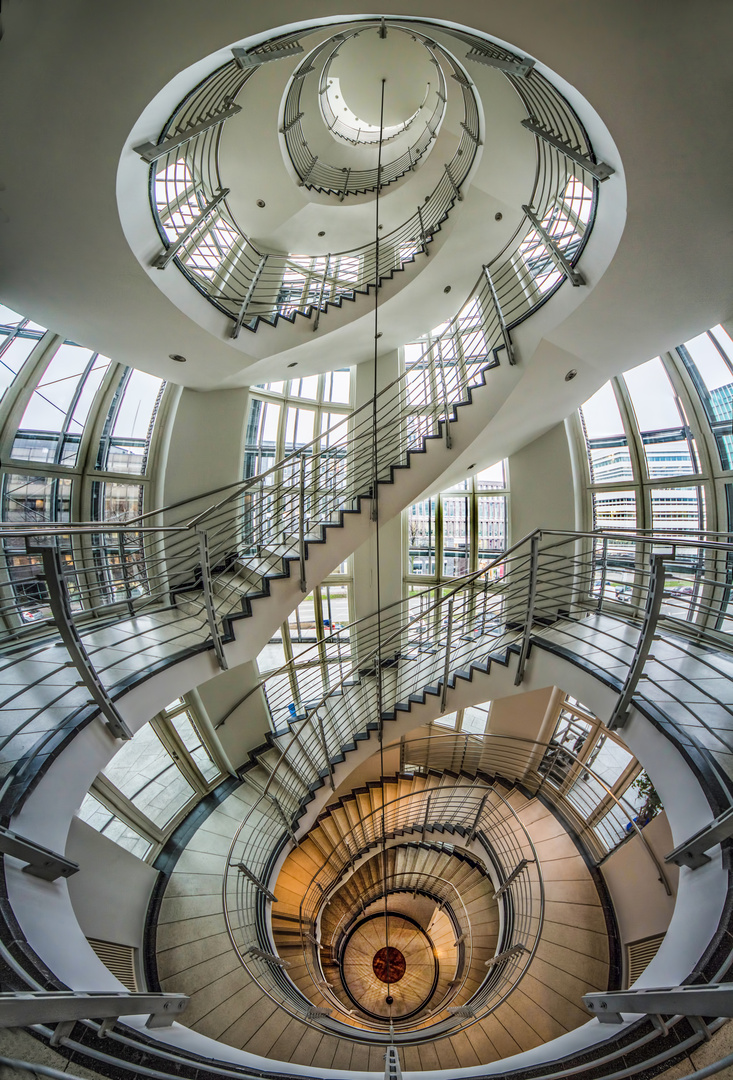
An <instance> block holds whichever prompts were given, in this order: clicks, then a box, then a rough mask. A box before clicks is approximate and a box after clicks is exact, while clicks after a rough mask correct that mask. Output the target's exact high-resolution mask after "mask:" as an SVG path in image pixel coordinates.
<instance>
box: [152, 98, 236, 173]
mask: <svg viewBox="0 0 733 1080" xmlns="http://www.w3.org/2000/svg"><path fill="white" fill-rule="evenodd" d="M241 111H242V106H241V105H229V106H228V107H226V108H224V109H222V111H221V112H218V113H213V114H212V115H211V116H207V118H206V119H205V120H200V121H199V122H198V123H197V124H193V125H192V126H191V127H190V128H186V129H185V130H184V131H180V132H178V134H177V135H173V136H172V137H171V138H169V139H165V140H164V141H163V142H159V143H153V142H145V143H141V144H140V146H135V147H133V150H134V152H135V153H136V154H139V155H140V157H141V158H142V159H143V161H145V162H147V164H148V165H150V164H152V162H154V161H157V160H158V158H162V157H164V156H165V155H166V154H169V153H170V152H171V150H177V149H178V147H179V146H183V144H184V143H187V142H189V141H190V140H191V139H193V138H194V136H196V135H201V134H202V132H204V131H208V130H209V128H212V127H215V126H216V125H217V124H221V123H223V122H224V120H228V119H229V117H230V116H236V115H237V113H240V112H241Z"/></svg>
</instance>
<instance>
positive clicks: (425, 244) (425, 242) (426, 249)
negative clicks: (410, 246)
mask: <svg viewBox="0 0 733 1080" xmlns="http://www.w3.org/2000/svg"><path fill="white" fill-rule="evenodd" d="M417 218H418V221H419V222H420V239H421V240H422V246H423V251H424V252H425V254H426V255H430V248H429V247H428V238H427V234H426V232H425V224H424V222H423V219H422V207H421V206H418V208H417Z"/></svg>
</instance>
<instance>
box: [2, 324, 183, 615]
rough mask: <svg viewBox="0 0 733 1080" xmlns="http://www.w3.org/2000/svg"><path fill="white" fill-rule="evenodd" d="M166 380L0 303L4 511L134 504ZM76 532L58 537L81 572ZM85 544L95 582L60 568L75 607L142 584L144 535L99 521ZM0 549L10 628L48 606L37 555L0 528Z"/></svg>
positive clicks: (75, 511) (124, 594)
mask: <svg viewBox="0 0 733 1080" xmlns="http://www.w3.org/2000/svg"><path fill="white" fill-rule="evenodd" d="M17 376H22V377H17ZM164 387H165V384H164V383H163V381H162V380H161V379H158V378H156V377H155V376H152V375H148V374H146V373H145V372H142V371H137V370H134V369H132V368H128V367H123V366H121V365H119V364H116V363H114V362H113V361H111V360H109V359H108V358H107V357H104V356H101V355H100V354H99V353H95V352H93V351H92V350H90V349H87V348H84V347H83V346H81V345H77V344H75V343H74V342H70V341H61V340H60V339H59V338H58V337H57V336H54V335H53V334H51V333H49V332H48V331H45V330H44V328H43V327H40V326H38V325H37V324H35V323H33V322H31V321H30V320H29V319H27V318H25V317H23V316H22V315H19V314H17V313H16V312H13V311H11V310H10V309H8V308H6V307H2V306H0V395H2V394H4V397H3V410H4V412H5V415H7V416H20V421H19V423H17V426H11V425H9V424H7V423H6V425H5V428H4V429H3V432H2V441H1V443H0V462H1V464H0V500H1V501H2V513H3V518H4V520H5V521H7V522H20V523H24V524H27V523H31V522H34V521H35V522H64V521H90V520H92V521H100V522H104V523H106V524H113V523H115V522H122V521H127V520H129V519H131V518H134V517H136V516H137V515H139V514H140V513H142V512H143V506H144V502H145V492H146V491H147V489H148V485H149V479H148V476H147V472H148V459H149V457H150V453H151V449H152V447H153V437H154V431H155V425H156V418H157V417H158V414H159V410H160V404H161V400H162V396H163V391H164ZM82 543H83V541H82V539H81V538H80V537H78V536H77V537H74V538H71V537H69V536H63V535H62V536H61V537H60V540H59V544H60V547H61V552H62V558H63V561H64V563H65V565H66V567H67V568H68V569H73V568H74V566H75V565H76V566H82V565H83V566H84V567H85V572H86V574H87V575H89V573H90V570H89V565H90V563H89V558H88V553H82V550H81V546H80V545H81V544H82ZM91 545H92V560H93V564H94V565H95V566H98V567H99V586H100V587H97V586H96V585H95V584H91V587H85V588H84V589H77V583H76V582H75V579H74V577H73V576H72V577H70V578H68V579H67V580H68V582H69V589H70V592H71V594H72V603H73V604H75V605H78V607H79V609H81V608H82V607H86V606H97V605H100V604H106V603H110V602H115V601H116V600H118V599H125V598H129V597H130V595H139V593H140V590H142V589H144V567H143V561H142V541H141V540H139V539H136V538H135V537H134V536H127V537H126V538H124V540H123V541H122V542H121V541H120V537H119V535H118V534H114V535H112V534H107V533H99V534H95V535H94V536H93V537H92V540H91ZM122 548H124V550H122ZM3 555H4V559H5V569H6V577H5V583H7V585H8V586H9V593H10V596H9V597H8V602H7V603H6V604H4V606H3V611H2V615H3V618H4V620H5V622H6V624H7V626H8V628H9V629H12V628H13V627H16V626H18V624H21V625H22V624H23V623H28V622H35V621H37V620H40V619H45V618H48V617H49V615H50V612H49V609H48V604H47V596H46V592H45V585H44V583H43V575H42V572H41V565H40V557H39V556H37V555H33V554H28V553H27V552H26V550H25V544H24V541H23V539H22V538H21V539H18V540H15V539H6V540H5V542H4V550H3ZM87 584H89V583H87ZM82 594H83V597H84V599H83V601H82V599H81V597H82ZM6 595H7V594H6Z"/></svg>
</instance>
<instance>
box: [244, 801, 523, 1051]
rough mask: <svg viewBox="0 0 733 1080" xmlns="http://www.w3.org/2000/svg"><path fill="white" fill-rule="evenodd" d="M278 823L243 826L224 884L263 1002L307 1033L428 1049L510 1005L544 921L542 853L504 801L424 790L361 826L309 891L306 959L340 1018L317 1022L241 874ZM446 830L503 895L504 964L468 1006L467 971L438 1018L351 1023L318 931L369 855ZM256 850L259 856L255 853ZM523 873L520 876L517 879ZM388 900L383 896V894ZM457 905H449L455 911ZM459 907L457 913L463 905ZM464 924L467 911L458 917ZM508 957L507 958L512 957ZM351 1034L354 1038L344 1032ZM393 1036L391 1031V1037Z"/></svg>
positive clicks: (255, 892)
mask: <svg viewBox="0 0 733 1080" xmlns="http://www.w3.org/2000/svg"><path fill="white" fill-rule="evenodd" d="M272 821H273V823H276V827H275V830H274V833H273V831H272V829H271V828H269V827H268V824H267V823H265V822H264V821H262V820H260V822H259V825H258V828H257V835H256V837H255V835H254V834H253V833H252V832H251V831H250V829H249V827H248V825H249V824H251V822H250V821H249V820H248V819H245V822H243V823H242V827H241V829H240V830H238V832H237V833H236V835H235V837H234V839H233V841H232V845H231V848H230V851H229V856H228V860H227V862H228V865H229V869H228V871H227V875H226V879H225V883H224V891H223V896H224V904H225V909H224V911H225V917H226V921H227V927H228V929H229V934H230V938H231V941H232V944H233V946H234V948H235V949H236V951H237V953H238V955H239V958H240V960H241V961H242V963H243V964H244V965H245V967H246V968H247V970H248V971H249V972H250V974H251V975H252V976H253V977H254V978H255V979H256V981H257V982H258V983H259V985H260V987H261V988H262V989H263V990H264V992H265V993H266V994H267V995H268V997H270V998H271V999H272V1000H273V1001H275V1002H276V1003H277V1004H278V1005H279V1006H280V1007H281V1008H284V1009H286V1011H288V1012H290V1013H291V1015H293V1016H295V1017H297V1018H299V1019H301V1020H303V1021H304V1022H306V1023H310V1024H314V1025H315V1026H318V1027H322V1028H323V1029H324V1030H328V1031H331V1032H336V1033H338V1032H340V1033H341V1034H342V1035H348V1037H350V1038H352V1039H354V1040H356V1041H367V1042H374V1041H385V1042H389V1041H390V1040H391V1039H392V1038H393V1037H394V1039H395V1040H396V1041H405V1042H410V1043H414V1042H424V1041H429V1040H432V1039H434V1038H436V1037H437V1036H438V1035H439V1034H444V1033H446V1032H451V1033H456V1032H457V1031H459V1030H461V1029H462V1028H463V1027H465V1026H466V1025H467V1023H475V1022H476V1020H477V1019H480V1018H481V1017H483V1016H486V1015H488V1014H489V1013H490V1012H493V1011H494V1010H495V1009H497V1008H498V1007H499V1005H500V1004H501V1003H502V1002H503V1001H505V1000H506V998H507V997H508V996H509V994H510V993H511V992H512V990H513V989H514V988H515V987H516V986H517V985H518V983H519V982H520V981H521V979H522V977H523V975H524V974H525V972H526V971H527V968H528V967H529V965H530V963H531V961H532V957H533V956H534V953H535V950H536V948H537V945H538V943H539V938H540V934H541V931H542V921H543V912H544V890H543V884H542V874H541V871H540V865H539V860H538V859H537V853H536V851H535V849H534V846H533V844H532V841H531V838H530V836H529V834H528V833H527V830H526V829H525V828H524V826H523V825H522V823H521V821H520V819H519V817H518V816H517V814H516V813H515V811H514V810H513V809H512V807H511V806H510V804H509V803H508V802H507V800H506V799H505V798H504V796H503V795H502V794H501V793H500V792H499V791H498V790H496V789H495V788H493V787H491V786H489V785H483V784H480V783H479V784H472V785H470V786H468V785H466V784H460V783H458V784H456V785H455V786H453V787H448V788H441V789H437V788H436V789H430V788H428V789H426V790H424V791H420V792H416V793H413V794H410V795H404V796H402V797H401V798H398V799H394V800H391V801H389V802H387V803H385V804H384V805H383V806H381V807H380V808H379V809H378V810H375V811H373V812H372V813H371V814H368V815H365V816H363V817H362V818H361V820H360V822H359V824H358V826H356V827H355V828H354V830H352V832H351V833H350V834H349V835H347V836H345V837H344V838H343V839H342V840H341V841H340V842H339V843H338V844H337V845H334V847H333V850H332V851H331V852H330V853H329V855H328V858H327V859H325V860H324V862H323V864H322V865H321V866H320V867H319V869H318V870H317V871H316V872H315V873H314V874H313V877H312V878H311V880H310V882H309V883H308V884H307V885H306V886H305V889H304V893H303V899H302V901H301V905H300V934H301V943H302V947H303V953H304V956H305V959H306V964H307V967H308V974H309V975H310V978H311V982H312V993H313V994H314V995H321V996H323V997H325V998H326V999H327V1001H328V1003H329V1005H330V1006H331V1007H332V1008H333V1010H334V1012H335V1013H336V1016H335V1017H334V1018H330V1017H328V1018H323V1019H319V1020H314V1019H313V1018H311V1016H310V1012H311V1010H312V1004H311V1001H310V1000H309V999H308V997H306V996H304V995H303V993H302V992H301V991H299V990H298V989H297V988H296V987H295V986H294V985H293V984H292V983H291V982H290V980H289V979H288V978H287V973H286V972H283V970H282V968H281V967H280V966H279V965H277V964H273V963H272V962H271V960H269V959H267V957H268V956H271V955H272V953H273V952H274V946H273V944H272V942H271V940H269V935H268V929H267V919H266V918H263V911H262V898H263V896H264V894H263V892H262V891H261V889H258V888H257V886H256V885H255V884H254V883H253V881H252V876H251V875H244V874H243V873H242V871H241V869H239V868H240V867H242V866H245V865H246V866H247V867H251V866H252V865H253V864H254V863H255V862H258V861H259V859H258V855H259V853H260V852H262V851H263V850H264V848H265V847H266V846H267V845H268V844H273V842H274V844H275V846H277V843H278V841H279V840H280V838H281V833H282V823H281V821H279V820H278V817H277V815H275V814H274V813H273V814H272ZM446 828H448V829H449V830H450V831H451V832H452V833H458V834H460V835H461V836H463V837H464V838H465V842H467V843H468V844H469V845H470V844H472V843H474V842H475V843H476V844H477V846H478V847H481V848H482V849H483V850H484V857H485V858H486V859H487V860H488V861H489V862H490V863H491V865H492V866H493V867H494V870H495V872H496V874H497V877H498V881H497V887H498V886H499V885H505V892H504V893H503V894H502V899H501V904H502V907H503V909H504V917H503V934H502V937H501V940H500V944H499V947H498V948H497V950H496V954H497V957H502V958H503V959H500V960H498V961H497V963H496V964H494V965H492V966H491V968H490V969H489V971H488V973H486V974H485V978H484V979H483V980H482V982H481V985H480V986H479V987H478V989H477V990H476V991H475V992H474V993H473V994H472V995H471V996H470V997H468V998H466V996H465V995H463V994H461V991H462V990H463V987H464V985H465V980H466V976H467V974H468V970H469V968H468V967H465V968H464V971H463V975H462V977H461V978H460V979H458V980H457V981H456V983H455V985H454V986H453V987H452V988H451V989H450V992H449V993H448V994H447V995H446V997H445V999H444V1000H443V1001H442V1002H440V1003H437V1002H433V1001H431V1002H430V1005H431V1012H430V1015H429V1016H427V1015H425V1013H424V1012H423V1013H422V1014H418V1016H417V1017H415V1018H414V1019H405V1020H401V1019H399V1018H395V1019H394V1020H393V1021H392V1022H391V1026H390V1025H387V1026H385V1024H384V1023H382V1024H379V1023H370V1022H369V1021H368V1020H367V1019H366V1018H365V1017H363V1016H357V1017H356V1018H353V1019H352V1017H351V1016H350V1015H349V1012H348V1009H347V1007H346V1006H345V1005H344V1003H343V1002H342V1001H341V1000H340V999H339V998H338V997H337V996H336V995H335V994H332V993H330V991H329V990H328V987H327V985H326V986H324V983H326V978H325V973H324V971H323V969H322V967H321V961H320V945H319V944H316V946H315V948H314V942H316V941H317V934H318V926H319V919H320V915H321V912H322V911H323V908H324V905H325V904H327V903H328V902H329V899H330V898H331V897H332V895H333V893H334V891H335V890H336V888H337V887H338V886H339V885H340V884H341V883H342V881H343V880H344V878H345V876H346V875H347V874H348V873H349V871H350V870H353V868H354V866H355V864H356V862H357V861H358V860H359V859H360V858H361V857H362V856H363V855H364V854H365V853H367V852H369V851H371V850H373V849H375V848H379V847H380V845H381V844H382V843H383V842H385V841H386V840H387V839H389V838H391V837H393V836H395V835H402V834H405V833H414V834H416V835H419V836H421V837H423V838H424V837H427V836H429V835H430V834H431V833H434V834H438V833H440V832H442V831H443V830H444V829H446ZM253 847H254V848H256V849H257V852H254V851H253ZM517 868H519V873H516V870H517ZM380 895H381V894H380ZM453 904H455V899H453V900H452V905H453ZM456 907H457V905H456ZM458 915H459V918H460V908H458ZM462 929H464V930H465V932H466V933H467V934H468V935H469V936H470V920H468V916H467V915H465V913H464V926H463V927H462ZM505 954H506V955H505ZM456 1004H460V1005H461V1006H463V1007H466V1008H467V1009H468V1010H469V1012H470V1014H471V1016H470V1019H467V1018H461V1017H460V1016H457V1015H455V1014H452V1013H451V1012H450V1011H449V1009H450V1008H451V1006H452V1005H456ZM344 1025H345V1026H346V1028H347V1029H348V1030H347V1031H344V1030H343V1026H344ZM391 1029H393V1030H391Z"/></svg>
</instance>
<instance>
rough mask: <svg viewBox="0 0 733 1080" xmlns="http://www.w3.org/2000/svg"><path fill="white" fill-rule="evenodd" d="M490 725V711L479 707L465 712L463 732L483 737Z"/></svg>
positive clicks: (462, 725) (462, 724) (462, 722)
mask: <svg viewBox="0 0 733 1080" xmlns="http://www.w3.org/2000/svg"><path fill="white" fill-rule="evenodd" d="M488 723H489V710H488V709H481V708H479V707H478V706H475V707H474V706H470V707H469V708H467V709H464V710H463V719H462V720H461V731H468V732H470V733H471V734H472V735H483V734H484V732H485V731H486V728H487V726H488Z"/></svg>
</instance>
